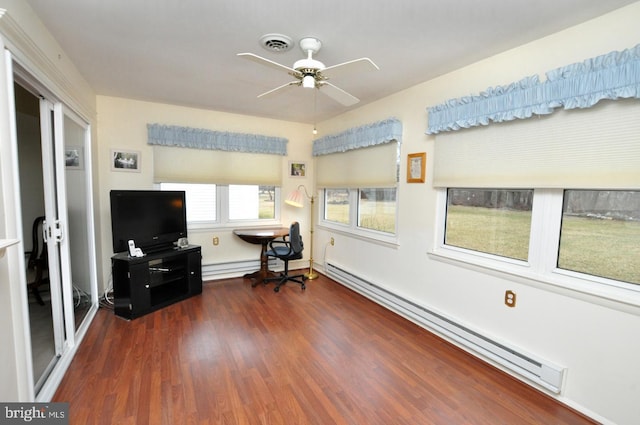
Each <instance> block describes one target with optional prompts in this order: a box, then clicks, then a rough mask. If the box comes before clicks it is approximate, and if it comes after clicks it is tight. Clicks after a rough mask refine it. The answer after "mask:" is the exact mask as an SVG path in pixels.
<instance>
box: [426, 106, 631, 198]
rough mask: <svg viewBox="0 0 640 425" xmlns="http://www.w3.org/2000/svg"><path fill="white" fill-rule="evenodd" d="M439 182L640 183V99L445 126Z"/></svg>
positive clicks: (439, 139) (437, 161)
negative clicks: (455, 127) (456, 128)
mask: <svg viewBox="0 0 640 425" xmlns="http://www.w3.org/2000/svg"><path fill="white" fill-rule="evenodd" d="M433 185H434V186H435V187H479V188H500V187H509V188H568V189H585V188H592V189H640V101H638V100H637V99H624V100H616V101H601V102H600V103H598V104H597V105H595V106H593V107H591V108H589V109H573V110H562V111H558V112H556V113H554V114H551V115H542V116H538V117H535V118H532V119H529V120H516V121H510V122H504V123H500V124H493V125H489V126H485V127H475V128H472V129H467V130H459V131H454V132H448V133H440V134H438V135H437V136H436V141H435V155H434V182H433Z"/></svg>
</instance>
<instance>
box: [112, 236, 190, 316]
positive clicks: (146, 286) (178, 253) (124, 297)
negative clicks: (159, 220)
mask: <svg viewBox="0 0 640 425" xmlns="http://www.w3.org/2000/svg"><path fill="white" fill-rule="evenodd" d="M111 270H112V274H113V296H114V312H115V314H116V315H117V316H120V317H123V318H125V319H135V318H137V317H140V316H143V315H145V314H148V313H151V312H152V311H155V310H158V309H160V308H163V307H166V306H168V305H170V304H173V303H176V302H178V301H182V300H184V299H186V298H189V297H192V296H194V295H198V294H200V293H202V253H201V249H200V247H199V246H197V245H189V246H187V247H184V248H172V249H168V250H164V251H160V252H153V253H148V254H147V255H145V256H144V257H131V256H129V255H128V253H126V252H122V253H119V254H116V255H114V256H113V257H111Z"/></svg>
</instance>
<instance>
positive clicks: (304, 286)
mask: <svg viewBox="0 0 640 425" xmlns="http://www.w3.org/2000/svg"><path fill="white" fill-rule="evenodd" d="M305 289H307V285H305V284H304V283H303V284H302V290H303V291H304V290H305Z"/></svg>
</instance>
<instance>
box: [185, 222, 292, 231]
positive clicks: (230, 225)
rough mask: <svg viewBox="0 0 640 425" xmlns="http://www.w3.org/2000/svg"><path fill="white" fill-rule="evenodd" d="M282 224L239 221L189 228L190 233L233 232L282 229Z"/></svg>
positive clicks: (195, 225) (204, 224)
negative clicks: (234, 230) (251, 229)
mask: <svg viewBox="0 0 640 425" xmlns="http://www.w3.org/2000/svg"><path fill="white" fill-rule="evenodd" d="M281 226H282V223H281V222H279V221H277V220H238V221H233V222H227V223H216V222H208V223H192V224H189V225H188V226H187V231H188V232H194V233H200V232H207V231H209V230H233V229H240V228H255V227H281Z"/></svg>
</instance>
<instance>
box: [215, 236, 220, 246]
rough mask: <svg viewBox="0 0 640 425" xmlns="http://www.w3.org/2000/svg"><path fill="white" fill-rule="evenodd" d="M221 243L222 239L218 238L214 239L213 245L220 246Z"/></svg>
mask: <svg viewBox="0 0 640 425" xmlns="http://www.w3.org/2000/svg"><path fill="white" fill-rule="evenodd" d="M219 243H220V239H219V238H218V237H217V236H214V237H213V245H215V246H218V244H219Z"/></svg>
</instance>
